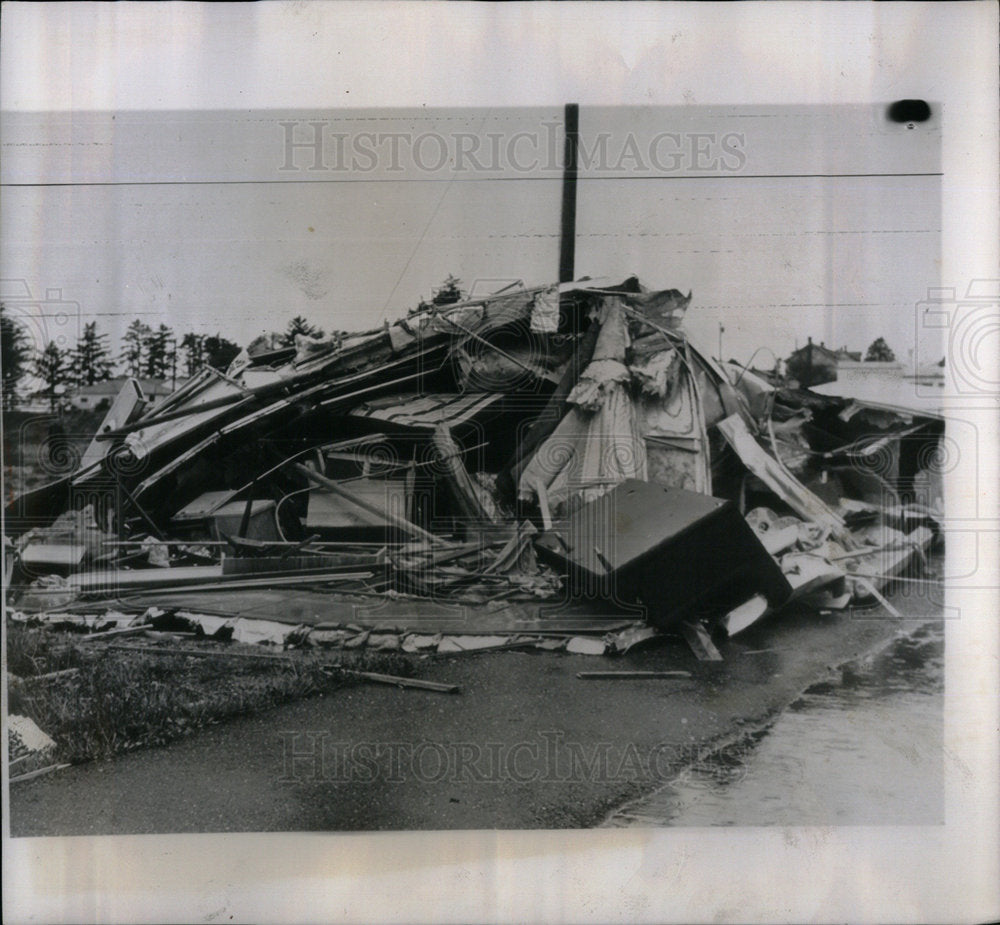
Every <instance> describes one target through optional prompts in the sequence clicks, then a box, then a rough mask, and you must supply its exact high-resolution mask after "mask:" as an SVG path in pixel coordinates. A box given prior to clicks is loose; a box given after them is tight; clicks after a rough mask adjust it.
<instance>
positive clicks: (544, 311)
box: [531, 286, 559, 334]
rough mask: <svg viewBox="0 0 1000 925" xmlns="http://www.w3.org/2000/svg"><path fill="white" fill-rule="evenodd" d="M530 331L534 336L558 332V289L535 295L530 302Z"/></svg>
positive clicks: (552, 288)
mask: <svg viewBox="0 0 1000 925" xmlns="http://www.w3.org/2000/svg"><path fill="white" fill-rule="evenodd" d="M531 330H532V332H533V333H535V334H555V333H556V331H558V330H559V287H558V286H552V287H551V288H549V289H545V290H543V291H542V292H539V293H536V295H535V298H534V299H533V300H532V302H531Z"/></svg>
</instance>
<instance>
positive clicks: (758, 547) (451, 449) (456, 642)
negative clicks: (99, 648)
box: [5, 277, 944, 657]
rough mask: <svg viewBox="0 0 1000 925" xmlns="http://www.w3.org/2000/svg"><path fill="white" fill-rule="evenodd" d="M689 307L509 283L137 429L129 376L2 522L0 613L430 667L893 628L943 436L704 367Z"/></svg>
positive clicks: (198, 389) (221, 386) (605, 290)
mask: <svg viewBox="0 0 1000 925" xmlns="http://www.w3.org/2000/svg"><path fill="white" fill-rule="evenodd" d="M690 300H691V296H690V294H689V295H688V296H684V295H682V294H681V293H680V292H678V291H676V290H665V291H657V292H651V291H648V290H647V289H645V288H644V287H643V286H642V285H641V284H640V283H639V281H638V280H637V279H635V278H634V277H633V278H629V279H627V280H625V281H624V282H623V283H620V284H618V285H607V284H606V283H605V282H603V281H592V280H583V281H579V282H575V283H564V284H560V285H550V286H543V287H536V288H530V289H529V288H517V289H513V290H512V289H507V290H503V291H501V292H499V293H496V294H494V295H491V296H487V297H484V298H480V299H474V300H469V301H459V302H454V303H451V304H444V305H437V304H428V303H421V306H420V307H419V308H418V309H416V310H414V311H413V312H411V313H410V314H409V315H408V317H406V318H404V319H401V320H399V321H397V322H396V323H394V324H385V325H383V326H381V327H379V328H375V329H372V330H368V331H363V332H356V333H351V332H336V333H334V334H331V335H329V336H327V337H324V338H308V337H304V336H299V337H297V338H296V342H295V346H293V347H282V346H280V345H279V344H278V343H277V342H276V341H275V339H273V338H267V337H263V338H259V339H258V340H257V341H255V342H254V343H253V344H251V346H250V348H248V349H247V350H245V351H243V352H242V353H241V354H240V355H239V356H238V357H237V358H236V359H235V360H234V361H233V363H232V365H231V366H230V367H229V369H228V370H227V371H226V372H225V373H222V372H218V371H216V370H214V369H211V368H205V369H203V370H202V371H201V372H199V373H198V374H196V375H195V376H193V377H192V378H191V379H189V380H188V381H187V382H185V383H184V384H183V385H182V386H181V387H180V388H179V389H178V390H177V391H176V392H174V393H173V394H172V395H170V396H169V397H168V398H166V399H165V400H163V401H162V402H160V403H159V404H157V405H156V406H155V407H153V408H149V409H147V408H146V406H145V405H144V402H143V399H142V394H141V391H140V389H139V388H138V386H137V385H136V384H135V383H133V382H130V383H128V384H127V385H126V388H125V389H123V391H122V393H121V394H120V395H119V397H118V399H117V400H116V401H115V402H114V404H113V405H112V407H111V409H110V410H109V411H108V414H107V417H106V419H105V421H104V423H103V424H102V426H101V428H100V430H99V432H98V433H97V434H96V435H95V436H94V439H93V441H92V443H91V445H90V447H89V448H88V449H87V451H86V452H85V453H84V454H83V456H82V459H81V463H80V465H79V467H78V468H77V470H76V471H75V472H72V473H71V474H68V475H66V476H65V477H63V478H62V479H60V480H59V481H56V482H54V483H52V484H49V485H46V486H43V487H41V488H38V489H35V490H33V491H30V492H27V493H25V494H23V495H21V496H19V497H17V498H15V499H14V500H12V501H11V502H10V503H9V504H8V505H7V508H6V519H5V529H6V534H7V535H6V536H5V552H6V556H7V558H8V560H9V561H8V565H9V567H10V566H12V567H11V568H10V570H9V574H8V581H7V584H8V588H9V594H10V599H9V602H10V604H11V606H12V607H13V608H16V610H17V611H19V612H20V614H21V615H23V617H24V618H25V619H28V616H27V615H32V614H33V615H39V616H37V617H36V618H37V619H42V620H45V621H47V622H48V621H55V622H60V621H61V622H66V623H73V622H74V620H75V619H77V618H78V619H79V620H82V621H83V622H84V623H86V622H87V621H89V622H90V623H92V624H97V625H101V623H102V620H101V612H102V610H103V611H107V610H109V609H111V610H113V611H115V612H122V613H125V614H128V615H129V616H128V621H134V620H136V619H137V615H147V614H149V613H154V615H155V614H157V613H169V614H170V615H171V616H172V617H174V618H176V617H178V616H180V617H181V618H182V619H184V620H187V621H188V622H189V624H190V626H191V627H192V628H193V629H195V630H196V631H197V632H199V633H200V634H203V635H218V634H228V635H229V636H231V637H234V638H237V639H242V640H244V641H266V642H274V643H279V644H281V645H285V646H288V645H325V646H347V647H354V646H368V647H374V648H387V649H397V648H398V649H400V650H402V651H420V652H425V651H426V652H443V653H449V652H452V653H453V652H460V651H468V650H475V651H480V650H482V649H484V648H500V647H521V646H527V645H534V646H540V647H542V648H560V649H567V650H568V651H580V652H593V653H595V654H604V653H613V652H621V651H625V650H626V649H627V648H629V647H630V646H631V645H634V644H636V642H639V641H642V640H644V639H647V638H651V637H652V636H655V635H656V634H657V633H658V632H662V631H680V632H682V633H683V634H684V635H685V637H686V638H688V639H689V641H691V644H692V646H694V647H695V648H696V650H698V649H699V647H700V649H701V650H703V651H704V652H706V653H708V654H707V655H706V657H712V655H711V649H713V648H714V646H712V643H711V633H712V632H715V631H720V632H727V633H730V634H732V633H735V632H739V631H740V630H742V629H744V628H745V627H747V626H749V625H750V624H751V623H753V622H754V621H756V620H758V619H760V618H761V617H763V616H764V615H766V614H770V613H774V612H776V611H778V610H780V609H782V608H785V607H788V606H790V605H802V606H805V607H808V608H822V609H829V608H838V607H840V608H842V607H847V606H849V605H850V604H851V603H852V602H858V601H860V600H865V599H867V600H872V599H874V600H875V601H877V602H879V603H881V604H882V605H883V606H886V607H888V606H889V605H888V602H886V601H885V599H884V597H883V596H882V594H881V589H882V588H884V586H885V584H886V582H888V581H889V580H891V579H893V578H895V577H897V576H899V575H901V574H902V573H904V572H905V571H906V570H907V569H908V568H910V567H911V566H912V564H913V563H914V562H919V561H921V560H922V557H923V556H924V555H925V553H926V551H927V550H928V548H929V547H930V545H931V543H932V541H933V540H935V539H936V538H937V537H938V536H939V528H938V521H939V517H940V512H941V511H940V492H939V487H938V485H937V482H936V479H935V472H936V470H937V468H939V467H937V466H936V465H935V462H936V460H937V455H936V454H939V453H940V440H941V436H942V434H943V429H944V426H943V421H942V420H941V419H939V418H937V417H934V416H931V415H926V414H917V413H915V412H910V411H906V410H905V409H894V408H886V407H876V406H872V405H870V404H864V403H860V402H854V401H850V400H846V399H841V398H835V397H830V396H820V395H817V394H814V393H811V392H808V391H797V390H788V389H783V388H780V387H779V386H775V385H772V384H770V383H768V382H765V381H763V380H762V379H760V378H758V377H757V376H755V375H754V374H753V373H751V372H749V371H748V370H743V369H740V368H738V367H735V366H733V365H731V364H727V365H726V366H723V365H720V364H719V363H718V362H716V361H715V360H713V359H711V358H710V357H708V356H707V355H706V354H705V353H704V352H702V351H699V350H698V349H697V348H696V347H695V346H694V345H693V344H692V342H691V340H690V338H689V337H688V336H687V335H686V333H685V332H684V330H683V325H682V321H683V316H684V314H685V312H686V310H687V308H688V306H689V303H690ZM150 608H157V610H155V611H150ZM74 615H75V616H74ZM143 619H144V621H145V622H147V623H148V622H150V620H148V619H146V618H145V617H143ZM128 621H127V622H128ZM103 622H104V623H108V622H112V621H109V620H104V621H103ZM706 629H707V632H706Z"/></svg>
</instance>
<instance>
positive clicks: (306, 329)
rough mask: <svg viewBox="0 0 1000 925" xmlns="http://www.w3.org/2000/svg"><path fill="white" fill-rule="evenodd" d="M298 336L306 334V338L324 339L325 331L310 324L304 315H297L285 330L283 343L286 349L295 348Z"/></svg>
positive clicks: (282, 338)
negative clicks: (296, 336)
mask: <svg viewBox="0 0 1000 925" xmlns="http://www.w3.org/2000/svg"><path fill="white" fill-rule="evenodd" d="M296 334H304V335H305V336H306V337H322V336H323V329H322V328H318V327H316V325H314V324H310V323H309V322H308V321H307V320H306V319H305V318H304V317H303V316H302V315H296V316H295V317H294V318H293V319H292V320H291V321H289V322H288V327H287V328H285V333H284V334H283V335H282V337H281V342H282V343H283V344H284V345H285V346H286V347H294V346H295V335H296Z"/></svg>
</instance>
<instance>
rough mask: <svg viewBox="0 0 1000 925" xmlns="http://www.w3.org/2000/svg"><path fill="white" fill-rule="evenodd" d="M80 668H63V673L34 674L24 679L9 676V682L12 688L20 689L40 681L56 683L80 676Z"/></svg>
mask: <svg viewBox="0 0 1000 925" xmlns="http://www.w3.org/2000/svg"><path fill="white" fill-rule="evenodd" d="M79 673H80V669H79V668H63V669H62V670H61V671H50V672H48V673H47V674H32V675H28V676H27V677H24V678H20V677H18V678H15V677H14V676H13V675H11V674H8V675H7V681H8V682H9V684H10V685H11V687H19V686H21V685H24V684H35V683H36V682H38V681H55V680H56V679H57V678H71V677H73V675H75V674H79Z"/></svg>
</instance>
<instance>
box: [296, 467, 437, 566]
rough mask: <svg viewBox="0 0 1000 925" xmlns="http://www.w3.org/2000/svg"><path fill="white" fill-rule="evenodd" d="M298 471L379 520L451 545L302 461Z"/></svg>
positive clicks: (426, 538) (433, 540)
mask: <svg viewBox="0 0 1000 925" xmlns="http://www.w3.org/2000/svg"><path fill="white" fill-rule="evenodd" d="M294 468H295V470H296V472H298V473H300V474H301V475H304V476H305V477H306V478H307V479H309V480H310V481H312V482H314V483H315V484H317V485H319V486H321V487H322V488H326V489H329V490H330V491H331V492H333V493H334V494H335V495H337V497H339V498H343V499H344V500H345V501H348V502H349V503H351V504H353V505H355V506H356V507H359V508H361V509H362V510H363V511H366V512H367V513H369V514H373V515H374V516H376V517H378V518H379V520H384V521H386V522H387V523H390V524H392V525H393V526H394V527H398V528H399V529H400V530H403V531H404V532H406V533H412V534H413V535H415V536H421V537H423V538H424V539H425V540H427V541H428V542H431V543H437V544H438V545H442V546H450V545H451V544H450V543H449V542H448V540H446V539H443V538H442V537H440V536H435V534H433V533H431V532H430V531H429V530H425V529H424V528H423V527H421V526H418V525H417V524H415V523H413V522H412V521H410V520H407V519H406V518H405V517H400V516H399V515H398V514H393V513H392V512H391V511H383V510H381V509H379V508H377V507H376V506H375V505H374V504H370V503H369V502H368V501H364V500H362V499H361V498H358V497H357V496H356V495H353V494H351V492H349V491H347V490H345V489H344V488H342V487H341V486H340V485H338V484H337V483H336V482H335V481H334V480H333V479H328V478H327V477H326V476H325V475H320V474H319V473H318V472H314V471H313V470H312V469H310V468H309V467H308V466H303V465H302V463H295V466H294Z"/></svg>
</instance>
